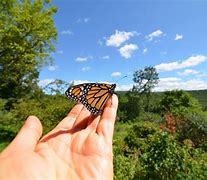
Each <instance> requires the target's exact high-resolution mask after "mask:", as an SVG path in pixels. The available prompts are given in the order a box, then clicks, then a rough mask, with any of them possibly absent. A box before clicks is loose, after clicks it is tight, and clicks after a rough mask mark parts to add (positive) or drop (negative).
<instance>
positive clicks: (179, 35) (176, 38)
mask: <svg viewBox="0 0 207 180" xmlns="http://www.w3.org/2000/svg"><path fill="white" fill-rule="evenodd" d="M181 39H183V35H182V34H176V35H175V39H174V40H175V41H177V40H181Z"/></svg>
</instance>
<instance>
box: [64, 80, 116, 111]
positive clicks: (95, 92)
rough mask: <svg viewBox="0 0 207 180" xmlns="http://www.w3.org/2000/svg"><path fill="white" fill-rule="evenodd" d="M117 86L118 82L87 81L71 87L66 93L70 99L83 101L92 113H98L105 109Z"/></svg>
mask: <svg viewBox="0 0 207 180" xmlns="http://www.w3.org/2000/svg"><path fill="white" fill-rule="evenodd" d="M115 87H116V84H104V83H85V84H80V85H76V86H72V87H69V89H68V90H67V91H66V95H67V97H68V98H70V99H73V100H75V101H77V102H81V103H83V105H84V106H85V107H86V108H87V109H88V110H89V111H90V112H91V113H92V114H94V115H97V114H100V113H101V112H102V111H103V108H104V105H105V103H106V102H107V100H108V99H109V97H110V96H112V94H113V93H114V90H115Z"/></svg>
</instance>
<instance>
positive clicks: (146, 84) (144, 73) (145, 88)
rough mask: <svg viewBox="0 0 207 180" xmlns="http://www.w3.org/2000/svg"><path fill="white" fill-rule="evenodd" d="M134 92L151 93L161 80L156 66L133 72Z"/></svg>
mask: <svg viewBox="0 0 207 180" xmlns="http://www.w3.org/2000/svg"><path fill="white" fill-rule="evenodd" d="M133 81H134V83H135V85H134V87H133V91H134V92H138V93H150V92H151V91H152V89H153V88H154V87H155V85H156V84H157V83H158V81H159V77H158V73H157V71H156V69H155V68H154V67H151V66H149V67H145V68H144V69H143V70H142V69H141V70H137V71H135V72H134V74H133Z"/></svg>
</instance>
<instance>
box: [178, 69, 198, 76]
mask: <svg viewBox="0 0 207 180" xmlns="http://www.w3.org/2000/svg"><path fill="white" fill-rule="evenodd" d="M190 74H193V75H196V74H199V71H196V70H193V69H185V70H184V71H183V72H178V75H180V76H187V75H190Z"/></svg>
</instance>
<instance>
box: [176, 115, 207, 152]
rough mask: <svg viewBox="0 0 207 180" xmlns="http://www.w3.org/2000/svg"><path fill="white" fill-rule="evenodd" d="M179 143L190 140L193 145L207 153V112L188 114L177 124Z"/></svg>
mask: <svg viewBox="0 0 207 180" xmlns="http://www.w3.org/2000/svg"><path fill="white" fill-rule="evenodd" d="M177 132H178V139H179V141H181V142H182V141H183V140H185V139H190V140H191V141H192V142H193V145H194V146H196V147H198V146H200V147H202V148H203V149H204V150H206V151H207V146H206V145H207V112H200V113H193V112H187V113H186V114H183V115H182V119H181V120H180V121H178V122H177Z"/></svg>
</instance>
